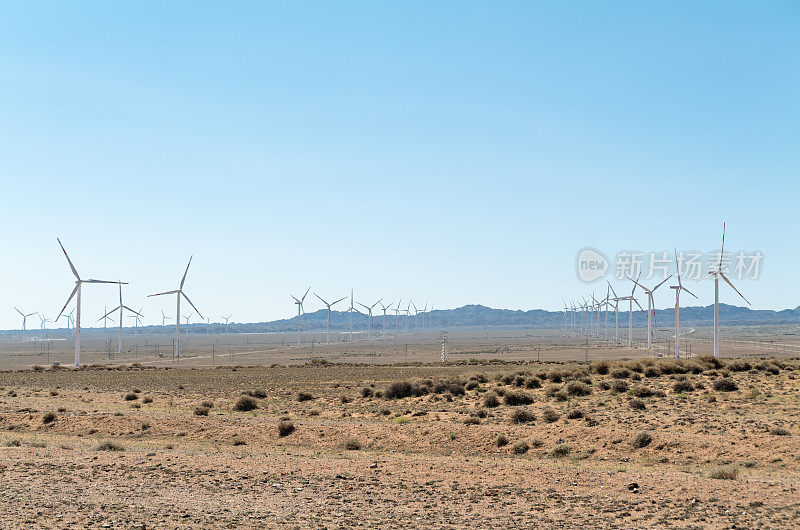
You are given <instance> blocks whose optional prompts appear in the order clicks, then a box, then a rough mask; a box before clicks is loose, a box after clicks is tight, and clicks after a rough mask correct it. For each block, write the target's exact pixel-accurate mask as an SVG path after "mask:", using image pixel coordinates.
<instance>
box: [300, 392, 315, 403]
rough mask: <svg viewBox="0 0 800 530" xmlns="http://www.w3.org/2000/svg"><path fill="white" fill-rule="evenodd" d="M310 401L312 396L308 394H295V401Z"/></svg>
mask: <svg viewBox="0 0 800 530" xmlns="http://www.w3.org/2000/svg"><path fill="white" fill-rule="evenodd" d="M312 399H314V396H312V395H311V394H309V393H308V392H299V393H298V394H297V401H300V402H303V401H311V400H312Z"/></svg>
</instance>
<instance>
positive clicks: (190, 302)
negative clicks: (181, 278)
mask: <svg viewBox="0 0 800 530" xmlns="http://www.w3.org/2000/svg"><path fill="white" fill-rule="evenodd" d="M181 294H182V295H183V297H184V298H186V301H187V302H189V305H190V306H192V307H193V308H194V310H195V311H197V314H198V315H200V318H203V315H202V314H201V313H200V311H199V310H198V309H197V308H196V307H194V304H193V303H192V301H191V300H189V297H188V296H186V293H184V292H183V291H181Z"/></svg>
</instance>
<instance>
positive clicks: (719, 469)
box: [708, 465, 739, 480]
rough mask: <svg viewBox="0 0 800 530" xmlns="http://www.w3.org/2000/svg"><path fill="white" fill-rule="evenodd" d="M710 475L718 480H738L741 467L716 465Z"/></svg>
mask: <svg viewBox="0 0 800 530" xmlns="http://www.w3.org/2000/svg"><path fill="white" fill-rule="evenodd" d="M708 476H709V477H711V478H713V479H717V480H736V479H737V478H738V477H739V468H738V467H736V466H730V465H728V466H716V467H714V468H712V469H711V472H710V473H709V474H708Z"/></svg>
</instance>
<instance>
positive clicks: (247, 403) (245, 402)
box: [233, 396, 258, 412]
mask: <svg viewBox="0 0 800 530" xmlns="http://www.w3.org/2000/svg"><path fill="white" fill-rule="evenodd" d="M257 408H258V401H256V400H255V399H254V398H252V397H250V396H242V397H240V398H239V399H237V400H236V403H234V404H233V410H238V411H239V412H248V411H251V410H255V409H257Z"/></svg>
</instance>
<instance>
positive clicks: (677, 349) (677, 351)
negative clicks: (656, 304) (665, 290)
mask: <svg viewBox="0 0 800 530" xmlns="http://www.w3.org/2000/svg"><path fill="white" fill-rule="evenodd" d="M675 267H676V270H677V272H678V285H670V286H669V288H670V289H675V358H676V359H677V358H678V357H680V356H681V349H680V336H681V334H680V319H679V317H678V315H679V314H680V310H681V305H680V304H681V291H686V292H687V293H689V294H690V295H692V296H694V297H695V299H697V296H696V295H695V294H694V293H693V292H692V291H690V290H689V289H687V288H686V287H684V286H683V284H682V283H681V268H680V266H679V265H678V249H675Z"/></svg>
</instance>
